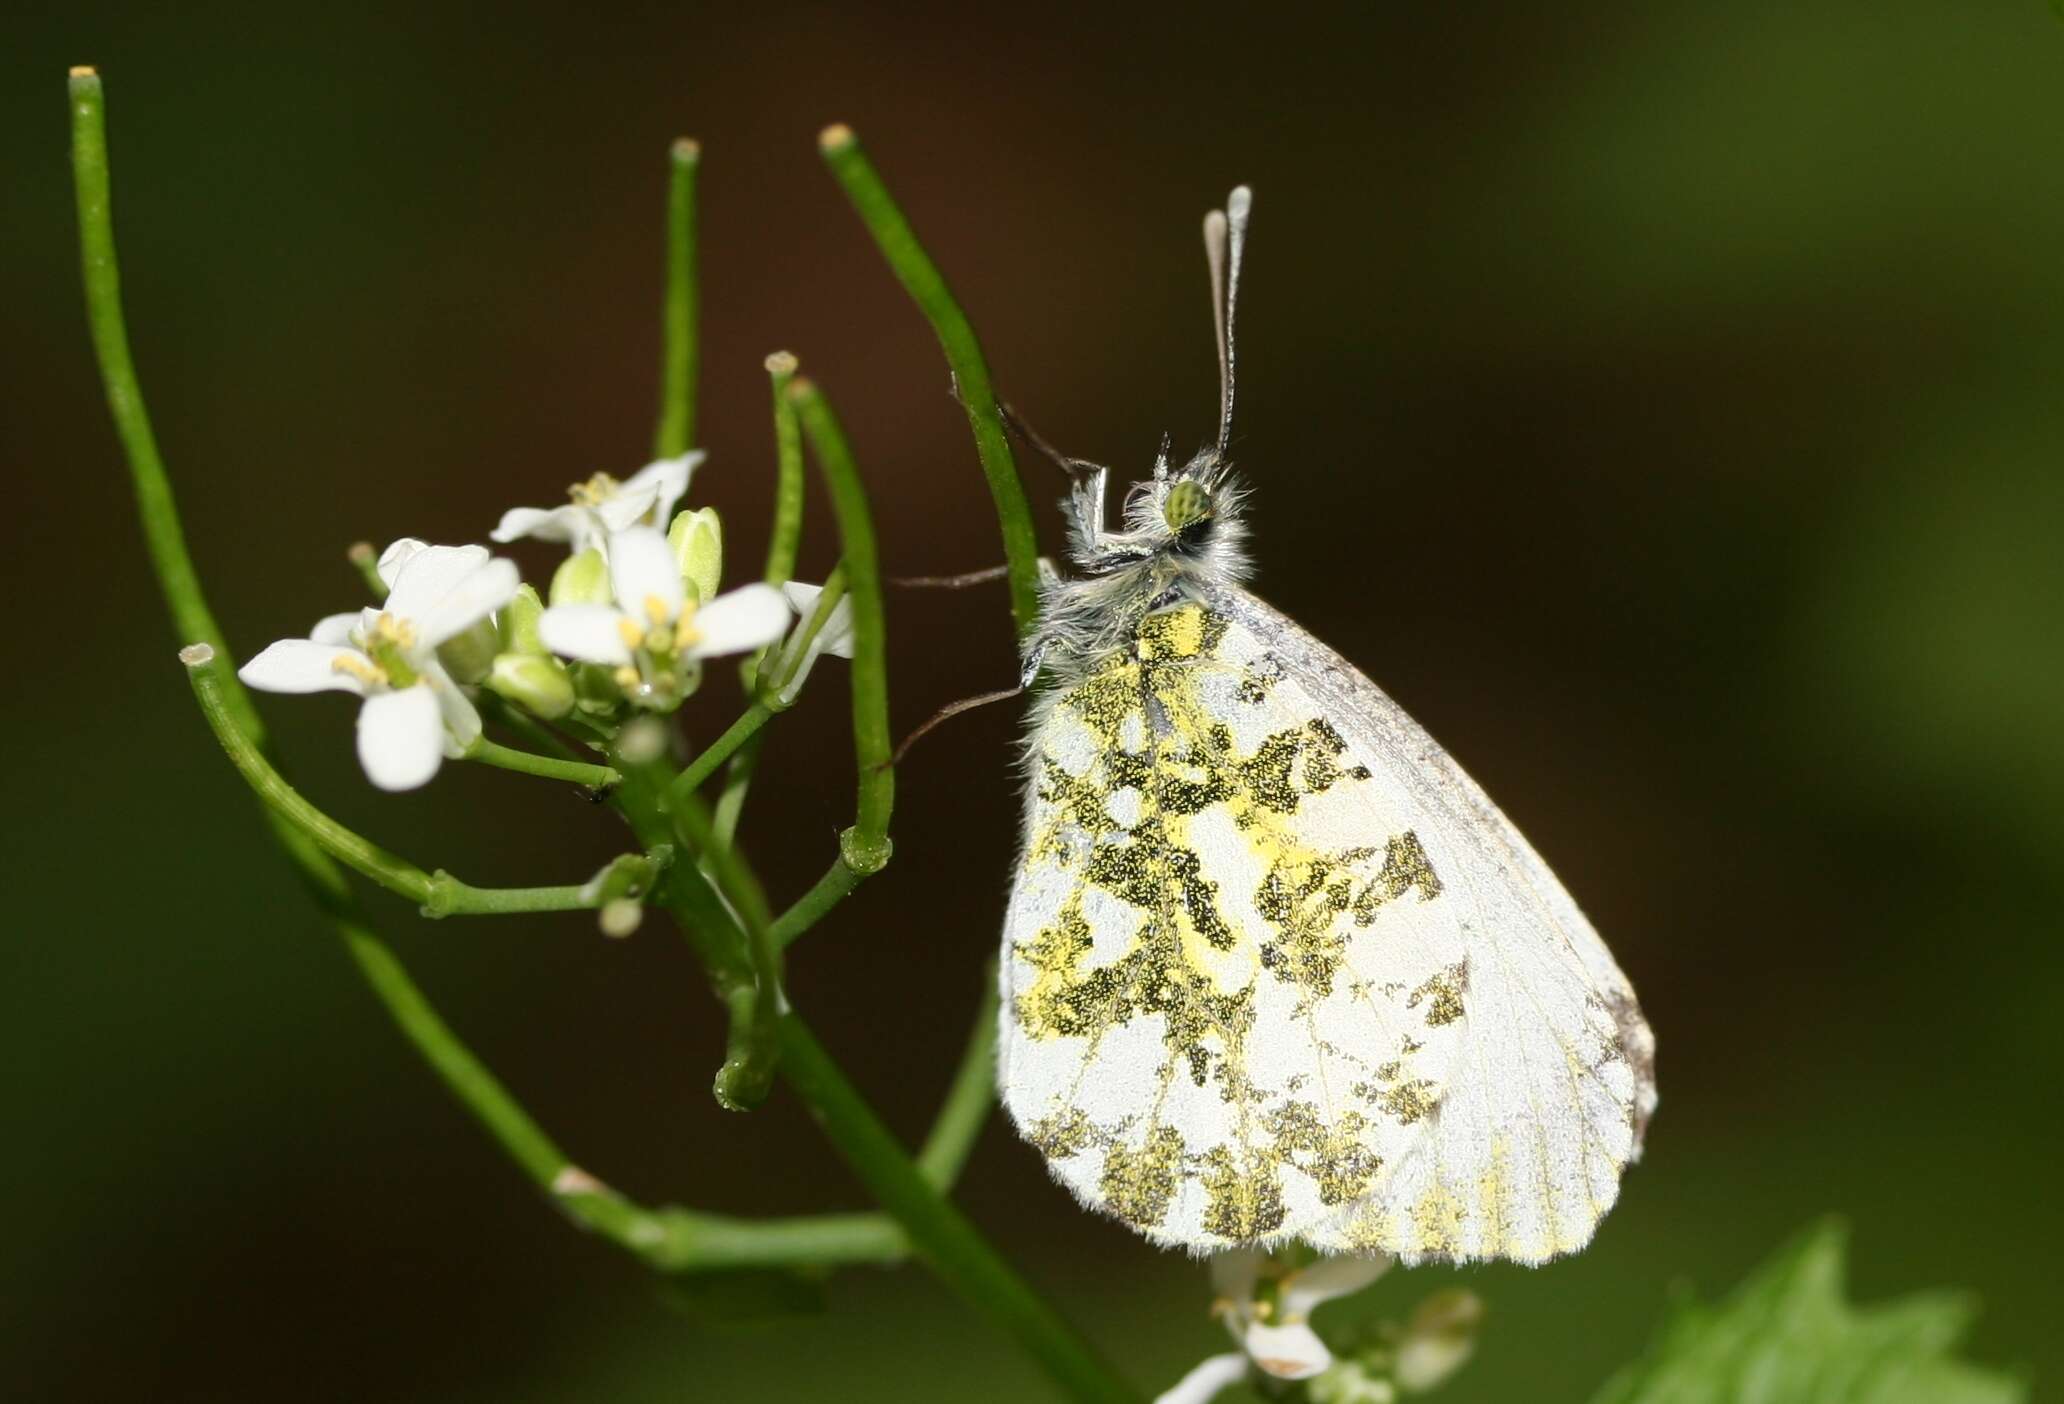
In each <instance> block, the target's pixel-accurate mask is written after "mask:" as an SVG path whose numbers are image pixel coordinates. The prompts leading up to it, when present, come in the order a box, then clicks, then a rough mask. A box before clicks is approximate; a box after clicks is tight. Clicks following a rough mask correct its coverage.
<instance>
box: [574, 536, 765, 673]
mask: <svg viewBox="0 0 2064 1404" xmlns="http://www.w3.org/2000/svg"><path fill="white" fill-rule="evenodd" d="M608 554H609V581H610V590H611V593H613V594H614V595H615V597H616V603H615V604H614V605H606V604H563V605H553V606H552V607H551V608H549V609H547V610H546V611H545V612H544V614H543V615H541V616H539V618H538V635H539V637H540V638H542V639H543V640H544V642H545V647H547V648H549V649H551V650H552V651H553V652H554V653H561V654H564V655H566V656H567V657H568V658H577V659H580V660H581V661H583V662H586V663H602V664H607V665H609V666H610V667H612V668H614V669H615V670H616V671H615V677H616V682H617V686H619V687H621V688H622V689H623V690H624V695H625V696H627V697H629V698H630V699H631V700H632V701H634V702H636V703H638V704H639V705H640V706H645V707H652V708H654V709H656V710H661V711H664V710H666V709H668V708H671V707H674V706H676V705H678V704H679V702H680V700H681V698H682V697H684V696H685V695H686V694H687V691H688V689H689V687H690V686H691V685H692V679H693V674H694V671H695V669H696V666H697V665H698V664H699V663H700V662H701V660H702V659H705V658H713V657H716V656H717V655H719V654H725V653H745V652H747V651H749V650H751V649H755V648H759V647H761V646H763V645H765V644H769V643H772V642H773V641H774V640H775V639H777V638H779V637H780V636H781V631H782V630H783V629H785V628H786V627H787V626H788V605H787V604H786V603H784V602H783V601H782V598H781V592H780V591H778V590H776V589H775V588H774V587H773V586H771V585H747V586H745V587H744V588H743V589H738V590H733V591H731V592H730V593H729V594H725V595H719V596H717V597H716V598H715V599H713V600H711V601H710V602H709V603H708V604H704V605H697V604H696V602H695V601H693V600H691V599H689V598H688V591H687V588H686V586H685V585H684V584H683V582H682V580H681V568H680V565H679V563H678V562H677V561H676V560H675V559H674V553H673V550H672V549H671V548H670V547H669V546H668V545H667V540H666V538H665V537H664V536H662V535H660V534H659V532H658V531H657V530H656V529H654V528H652V527H649V526H634V527H632V528H630V529H629V530H628V531H620V532H618V533H616V534H615V535H614V536H612V537H611V538H610V540H609V552H608Z"/></svg>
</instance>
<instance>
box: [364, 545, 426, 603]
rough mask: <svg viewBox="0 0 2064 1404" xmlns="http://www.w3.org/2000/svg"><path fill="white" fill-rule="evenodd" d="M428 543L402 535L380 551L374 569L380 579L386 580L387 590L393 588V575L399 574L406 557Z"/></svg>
mask: <svg viewBox="0 0 2064 1404" xmlns="http://www.w3.org/2000/svg"><path fill="white" fill-rule="evenodd" d="M429 544H430V543H429V542H427V541H418V540H416V538H415V537H413V536H404V537H402V538H401V540H399V541H397V542H395V543H394V544H392V545H391V546H389V547H388V548H387V549H386V550H384V551H382V552H381V553H380V563H379V565H377V566H375V567H374V569H375V570H377V571H379V573H380V579H381V580H383V581H385V582H386V585H387V588H388V589H389V590H392V589H393V588H394V577H395V576H397V575H399V574H401V567H402V565H403V564H404V563H405V562H406V561H407V560H408V558H409V557H410V556H413V555H415V554H416V552H418V551H420V550H422V549H423V548H424V547H425V546H428V545H429Z"/></svg>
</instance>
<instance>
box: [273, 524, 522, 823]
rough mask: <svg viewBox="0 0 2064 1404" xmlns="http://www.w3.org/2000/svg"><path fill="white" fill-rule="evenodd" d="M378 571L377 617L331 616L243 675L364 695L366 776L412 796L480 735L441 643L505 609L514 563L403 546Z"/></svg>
mask: <svg viewBox="0 0 2064 1404" xmlns="http://www.w3.org/2000/svg"><path fill="white" fill-rule="evenodd" d="M380 565H381V577H382V578H383V579H386V580H388V581H389V584H390V587H391V588H390V590H389V593H388V596H387V602H386V603H385V604H384V605H382V606H381V607H380V608H379V609H362V610H358V611H356V612H354V613H348V614H332V615H330V616H329V617H327V618H326V619H324V620H323V621H322V622H321V623H319V624H317V625H316V626H315V628H314V629H313V630H312V631H311V632H310V634H309V637H307V638H305V639H281V640H280V641H279V642H278V643H275V644H272V645H271V646H269V647H268V648H266V649H265V650H264V651H263V652H262V653H260V654H259V655H258V656H257V657H255V658H253V659H252V660H251V661H250V662H248V663H246V664H244V666H243V667H242V668H239V669H238V670H237V676H238V677H240V678H242V679H243V680H244V682H245V683H246V684H247V685H249V686H251V687H255V688H258V689H260V690H262V691H265V692H327V691H334V692H352V693H356V694H358V695H359V696H360V697H363V698H364V699H365V705H364V706H362V707H361V708H359V713H358V759H359V763H360V764H361V765H362V766H364V767H365V773H366V778H367V779H369V780H371V781H372V782H373V783H374V784H375V785H378V786H379V787H380V788H381V789H383V790H412V789H415V788H416V787H417V786H418V785H422V784H426V783H427V782H428V781H429V779H430V777H431V776H433V775H435V774H436V773H437V769H438V767H439V766H440V765H441V764H442V763H443V761H444V758H445V757H446V756H460V755H463V754H465V752H466V750H467V748H468V747H470V746H471V745H472V744H473V743H474V742H475V741H476V740H478V739H479V737H480V714H479V713H478V712H476V711H474V710H473V704H472V702H470V701H469V700H467V697H466V694H465V693H464V692H463V691H461V690H460V688H459V686H458V684H457V683H455V682H453V681H452V678H451V674H450V673H448V672H447V671H446V670H445V666H444V664H443V663H442V662H440V661H439V660H438V657H437V649H438V645H440V644H444V643H448V642H449V641H451V640H453V639H455V638H457V637H458V636H459V635H461V634H463V633H465V632H466V631H467V630H469V629H471V628H472V627H473V626H474V625H476V624H478V623H479V622H480V621H481V620H483V619H486V618H487V617H489V616H490V615H492V614H493V613H494V611H496V610H497V609H500V608H501V607H502V606H503V605H505V604H507V603H508V602H509V599H510V597H511V596H513V595H514V594H515V593H516V587H517V584H518V577H517V573H516V565H515V563H514V562H513V561H507V560H499V559H490V558H489V556H488V552H487V548H486V547H484V546H425V545H423V544H422V543H421V542H411V541H402V542H396V543H395V545H394V546H391V547H389V548H388V552H387V555H386V556H384V557H382V559H381V563H380ZM390 569H391V571H392V573H391V574H390V573H389V571H390Z"/></svg>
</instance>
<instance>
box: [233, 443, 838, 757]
mask: <svg viewBox="0 0 2064 1404" xmlns="http://www.w3.org/2000/svg"><path fill="white" fill-rule="evenodd" d="M702 458H703V456H702V455H701V454H699V453H691V454H686V455H683V456H681V457H679V458H668V459H661V460H660V461H658V462H656V463H652V464H649V465H648V466H646V467H645V468H643V469H641V470H639V471H638V472H637V473H634V474H632V475H631V476H630V477H629V478H626V479H623V480H622V481H619V480H618V479H616V478H614V477H611V476H610V475H609V474H607V473H597V474H596V475H595V476H593V477H592V478H589V479H588V480H586V481H585V482H581V483H576V484H574V485H573V486H572V487H571V488H570V489H568V493H567V496H568V499H569V501H568V503H567V504H566V505H565V506H562V507H553V508H538V507H517V508H514V509H512V510H510V511H508V512H505V513H503V515H502V519H501V521H500V522H499V524H497V525H496V527H495V528H494V530H493V531H492V532H490V533H489V536H490V538H491V539H492V540H494V541H497V542H511V541H516V540H519V539H522V538H525V537H529V538H534V539H537V540H543V541H553V542H560V543H564V544H565V545H566V546H567V547H568V548H569V550H570V554H569V555H568V556H567V558H566V560H565V561H564V562H562V563H561V564H560V565H559V567H558V568H557V570H555V571H554V572H553V575H552V578H551V582H550V585H549V586H548V588H547V593H546V595H545V596H544V597H542V598H541V597H540V596H539V595H538V592H537V591H536V590H535V589H533V588H532V587H531V586H529V585H526V584H524V583H523V581H522V577H521V574H520V572H519V571H518V569H517V567H516V563H515V562H514V561H512V560H509V559H507V558H506V557H500V556H495V555H493V554H491V553H490V551H489V549H488V548H487V547H485V546H472V545H469V546H432V545H428V544H426V543H424V542H421V541H418V540H416V539H414V538H412V537H404V538H403V539H401V540H399V541H396V542H395V543H394V544H393V545H391V546H389V547H388V548H387V549H386V551H384V552H383V553H381V555H380V558H379V562H378V565H377V568H376V569H377V574H378V577H379V581H380V584H381V585H382V586H384V587H385V590H386V598H385V600H384V601H383V602H382V603H381V604H380V605H379V606H377V607H372V606H368V607H366V608H363V609H359V610H356V611H352V612H348V613H343V614H333V615H330V616H328V617H326V618H324V619H323V620H322V621H321V622H319V623H318V624H317V625H316V626H315V628H314V629H312V630H311V631H310V632H309V635H308V637H307V638H301V639H281V640H280V641H279V642H277V643H275V644H272V645H271V646H270V647H268V648H266V649H265V650H264V651H263V652H261V653H259V654H258V655H257V656H256V657H255V658H252V659H251V660H250V661H249V662H247V663H246V664H244V666H243V667H242V668H241V669H240V670H239V672H238V676H239V677H241V678H242V679H243V680H244V681H245V682H246V683H248V684H249V685H250V686H252V687H255V688H260V689H263V690H265V691H268V692H324V691H336V692H349V693H355V694H357V696H358V697H360V698H361V699H362V703H361V706H360V708H359V716H358V757H359V762H360V764H361V765H363V766H364V768H365V773H366V777H367V778H368V779H370V780H371V781H372V782H373V783H374V784H375V785H377V786H379V787H380V788H381V789H383V790H410V789H414V788H416V787H417V786H420V785H423V784H426V783H428V781H429V780H430V779H431V778H432V777H433V776H435V775H436V774H437V771H438V769H439V767H440V766H441V765H442V764H443V762H444V761H445V760H446V759H457V758H461V757H464V756H467V755H469V754H471V753H473V752H474V751H475V750H476V749H477V748H478V747H479V746H480V745H481V720H480V711H479V705H480V704H481V702H482V698H481V692H482V690H483V689H484V690H485V691H487V692H489V693H492V694H494V696H493V698H490V699H488V700H489V701H495V700H497V699H498V700H499V702H500V703H502V704H505V705H512V706H515V707H518V708H521V709H523V711H524V712H526V713H528V714H529V715H530V716H531V717H533V718H536V719H538V720H540V721H544V722H550V723H556V724H559V725H561V726H563V727H565V728H566V729H567V730H569V731H571V732H572V733H573V734H575V735H576V736H578V737H580V738H581V739H583V740H588V741H600V740H604V739H606V738H607V737H608V736H611V735H613V734H614V733H615V732H616V730H617V728H618V727H619V726H620V725H621V723H622V722H624V721H625V720H627V719H628V718H629V717H631V716H634V715H636V714H638V713H641V712H661V713H664V712H671V711H673V710H674V709H675V708H676V707H679V706H680V705H681V703H682V702H683V701H684V700H686V699H687V698H688V697H689V696H691V695H692V694H693V693H694V692H695V690H696V688H697V687H698V686H699V685H700V683H701V678H702V663H703V660H705V659H708V658H714V657H719V656H722V655H725V654H738V653H749V652H751V651H753V650H755V649H762V648H766V647H768V646H769V645H771V644H774V643H775V642H776V641H778V640H780V639H781V637H782V635H783V634H784V633H785V632H786V631H787V630H788V626H789V621H790V619H791V617H792V616H793V615H794V613H795V611H796V610H800V611H801V612H802V616H803V618H804V619H805V620H807V619H808V618H809V614H810V610H809V605H810V604H811V603H812V602H813V601H814V600H815V598H816V593H817V587H816V586H811V585H803V584H799V583H797V582H789V583H788V584H787V585H785V586H784V587H782V588H781V589H776V588H774V587H773V586H770V585H764V584H752V585H746V586H743V587H741V588H739V589H735V590H732V591H730V592H728V593H724V594H719V593H718V591H717V586H718V581H719V578H720V576H721V574H722V569H723V529H722V524H721V523H720V522H719V521H718V519H717V514H716V512H715V510H714V509H712V508H707V507H705V508H701V509H688V510H683V511H681V512H679V513H675V512H674V508H675V506H676V504H678V503H679V502H680V500H681V498H682V497H683V496H684V495H686V493H687V490H688V482H689V479H690V478H691V477H692V476H693V474H694V471H695V469H696V468H697V467H698V466H699V465H700V463H701V462H702ZM670 514H671V515H670ZM662 523H666V524H667V525H666V528H665V530H664V531H662V529H661V524H662ZM791 602H794V608H793V609H792V608H791ZM799 632H800V631H799ZM821 653H833V654H837V655H840V656H846V657H850V656H851V653H852V645H851V625H850V620H849V616H845V615H844V614H843V606H842V607H841V611H834V613H833V616H832V618H831V619H830V620H829V621H825V622H823V623H822V624H821V627H820V628H819V629H818V630H817V632H816V633H814V634H812V635H810V636H809V637H807V638H802V637H799V638H796V639H792V640H790V645H789V647H787V648H785V649H784V650H783V651H782V656H783V657H784V658H785V657H787V656H788V655H789V654H794V655H795V657H796V666H795V667H793V668H792V669H790V670H788V672H787V674H786V685H785V686H784V687H783V688H781V690H780V695H779V696H776V697H770V699H769V700H770V701H771V702H772V703H773V704H774V705H777V706H781V705H787V704H788V703H790V702H792V701H793V700H794V696H795V691H796V689H797V688H799V687H800V686H801V684H802V680H803V677H804V676H805V675H806V674H807V672H808V670H809V666H810V664H812V663H814V662H815V660H816V658H817V657H818V655H819V654H821Z"/></svg>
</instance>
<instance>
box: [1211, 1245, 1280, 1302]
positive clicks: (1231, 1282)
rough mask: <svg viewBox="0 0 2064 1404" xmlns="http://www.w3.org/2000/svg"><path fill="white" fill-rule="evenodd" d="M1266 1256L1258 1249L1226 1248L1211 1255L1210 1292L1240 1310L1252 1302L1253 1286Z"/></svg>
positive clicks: (1259, 1275) (1266, 1259)
mask: <svg viewBox="0 0 2064 1404" xmlns="http://www.w3.org/2000/svg"><path fill="white" fill-rule="evenodd" d="M1267 1261H1268V1254H1266V1253H1264V1252H1262V1251H1261V1250H1260V1249H1258V1248H1228V1249H1226V1250H1225V1251H1224V1252H1223V1253H1213V1254H1212V1255H1211V1290H1212V1291H1214V1292H1216V1293H1218V1295H1219V1296H1221V1297H1224V1298H1226V1299H1227V1300H1228V1301H1231V1302H1235V1303H1237V1304H1238V1305H1239V1306H1241V1307H1242V1308H1248V1304H1249V1303H1251V1302H1252V1301H1253V1300H1254V1284H1255V1282H1256V1281H1257V1280H1258V1279H1259V1278H1260V1277H1261V1265H1262V1264H1263V1263H1265V1262H1267Z"/></svg>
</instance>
